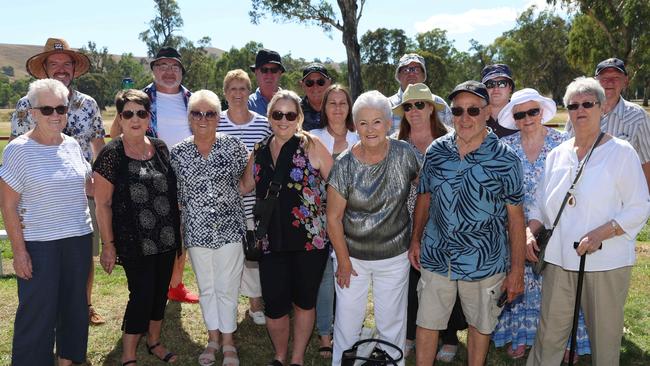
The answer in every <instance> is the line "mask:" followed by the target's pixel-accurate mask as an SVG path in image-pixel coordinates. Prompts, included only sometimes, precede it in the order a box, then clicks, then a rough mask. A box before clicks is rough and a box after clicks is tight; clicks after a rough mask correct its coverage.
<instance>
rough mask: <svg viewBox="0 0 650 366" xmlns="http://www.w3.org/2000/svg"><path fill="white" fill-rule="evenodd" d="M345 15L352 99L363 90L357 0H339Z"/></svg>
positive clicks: (344, 24) (344, 22)
mask: <svg viewBox="0 0 650 366" xmlns="http://www.w3.org/2000/svg"><path fill="white" fill-rule="evenodd" d="M338 4H339V8H340V9H341V15H342V17H343V44H344V45H345V52H346V53H347V57H348V84H349V85H350V94H351V95H352V100H355V99H356V98H357V97H358V96H359V94H361V90H362V85H363V83H362V80H361V47H359V41H358V39H357V1H356V0H338Z"/></svg>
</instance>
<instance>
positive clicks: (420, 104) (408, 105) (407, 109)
mask: <svg viewBox="0 0 650 366" xmlns="http://www.w3.org/2000/svg"><path fill="white" fill-rule="evenodd" d="M413 106H415V108H417V109H419V110H423V109H424V107H426V106H427V102H415V103H413V104H411V103H404V104H402V108H404V112H410V111H411V109H413Z"/></svg>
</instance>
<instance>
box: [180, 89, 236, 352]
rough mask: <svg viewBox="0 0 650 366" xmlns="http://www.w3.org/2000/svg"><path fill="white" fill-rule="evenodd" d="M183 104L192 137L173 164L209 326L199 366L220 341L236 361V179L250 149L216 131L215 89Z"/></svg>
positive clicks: (185, 232)
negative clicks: (187, 114) (185, 104)
mask: <svg viewBox="0 0 650 366" xmlns="http://www.w3.org/2000/svg"><path fill="white" fill-rule="evenodd" d="M187 107H188V108H187V109H188V111H189V112H188V113H189V121H190V127H191V129H192V133H193V134H194V135H193V136H190V137H188V138H186V139H185V140H183V141H181V142H179V143H178V144H176V145H174V147H173V148H172V151H171V165H172V168H173V169H174V171H175V172H176V176H177V179H178V202H179V205H180V207H181V219H182V223H183V225H182V227H183V242H184V243H185V246H186V247H187V248H188V252H189V254H190V259H191V260H192V267H193V268H194V273H195V274H196V282H197V284H198V286H199V292H200V293H199V303H200V304H201V311H202V312H203V319H204V321H205V326H206V327H207V328H208V345H207V346H206V348H205V350H204V351H203V353H201V355H200V356H199V364H201V365H212V364H213V363H214V361H215V357H214V353H215V352H216V351H217V350H218V349H219V342H220V341H221V346H222V350H223V354H224V359H223V364H224V365H238V364H239V360H238V358H237V350H236V348H235V346H234V340H233V333H234V332H235V330H236V329H237V298H238V297H239V282H240V280H241V274H242V270H243V265H244V254H243V249H242V238H243V236H244V233H245V230H246V227H245V222H244V206H243V202H242V198H241V196H240V195H239V180H240V178H241V176H242V174H243V172H244V168H245V167H246V161H247V158H248V152H247V150H246V146H245V145H244V143H243V142H241V140H239V139H238V138H236V137H233V136H229V135H224V134H221V133H216V131H217V124H218V123H219V115H220V113H221V102H220V101H219V97H217V95H216V94H215V93H213V92H212V91H209V90H199V91H197V92H196V93H194V94H192V96H191V97H190V99H189V101H188V106H187Z"/></svg>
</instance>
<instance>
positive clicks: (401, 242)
mask: <svg viewBox="0 0 650 366" xmlns="http://www.w3.org/2000/svg"><path fill="white" fill-rule="evenodd" d="M352 116H353V120H354V124H355V127H356V129H357V132H358V133H359V137H360V142H359V143H357V144H355V145H354V146H353V147H352V148H351V149H348V150H346V151H344V152H343V153H341V155H340V156H339V158H338V159H337V160H336V163H335V165H334V167H333V168H332V171H331V172H330V180H329V188H328V191H327V199H328V203H327V232H328V234H329V237H330V240H331V242H332V245H333V246H334V251H335V253H336V258H335V259H336V261H335V267H336V282H337V284H338V286H336V296H337V300H336V316H335V322H334V339H336V342H334V354H333V365H339V364H340V362H341V354H342V352H343V351H344V350H346V349H348V348H350V347H351V346H352V345H353V344H354V342H356V341H357V340H358V338H359V333H360V331H361V327H362V325H363V320H364V317H365V309H366V303H367V294H368V288H369V285H370V283H371V282H372V286H373V297H374V303H375V323H376V326H377V329H378V331H379V334H380V337H381V338H383V339H384V340H386V341H388V342H391V343H393V344H395V345H396V346H398V347H400V348H402V349H403V348H404V340H405V335H406V304H407V287H408V269H409V263H408V259H407V250H408V245H409V238H410V227H411V223H410V218H409V214H408V210H407V204H406V202H407V198H408V194H409V188H410V184H411V182H412V181H413V180H415V179H417V175H418V171H419V168H420V167H419V164H418V161H417V157H416V155H415V153H414V151H413V149H412V148H411V147H410V145H409V144H408V143H407V142H404V141H399V140H395V139H389V138H388V137H387V133H388V131H389V129H390V125H391V121H392V119H391V109H390V103H389V102H388V99H387V98H386V97H385V96H383V95H382V94H381V93H379V92H377V91H371V92H367V93H364V94H362V95H361V96H359V98H358V99H357V101H356V102H355V104H354V107H353V108H352ZM388 352H390V353H391V356H392V357H393V358H397V357H398V356H399V355H397V354H392V352H391V351H390V350H389V351H388ZM401 364H402V363H401Z"/></svg>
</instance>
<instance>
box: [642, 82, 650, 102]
mask: <svg viewBox="0 0 650 366" xmlns="http://www.w3.org/2000/svg"><path fill="white" fill-rule="evenodd" d="M648 93H650V78H647V79H645V85H644V88H643V106H644V107H647V106H648Z"/></svg>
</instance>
